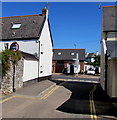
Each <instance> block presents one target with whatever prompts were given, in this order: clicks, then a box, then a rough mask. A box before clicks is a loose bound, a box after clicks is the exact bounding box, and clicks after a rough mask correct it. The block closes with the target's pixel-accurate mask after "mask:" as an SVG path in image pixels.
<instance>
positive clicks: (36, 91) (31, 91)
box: [2, 80, 56, 100]
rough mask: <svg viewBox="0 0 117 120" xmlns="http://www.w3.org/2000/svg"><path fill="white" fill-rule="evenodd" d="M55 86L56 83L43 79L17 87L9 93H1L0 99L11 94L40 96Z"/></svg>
mask: <svg viewBox="0 0 117 120" xmlns="http://www.w3.org/2000/svg"><path fill="white" fill-rule="evenodd" d="M55 86H56V83H54V82H52V81H50V80H43V81H40V82H35V83H33V84H31V85H28V86H25V87H23V88H20V89H18V90H17V91H16V92H14V93H12V94H9V95H3V96H2V99H3V100H4V99H7V98H9V97H11V96H27V97H28V96H35V97H40V96H42V95H43V94H46V93H47V92H48V91H49V90H50V89H52V88H53V87H55Z"/></svg>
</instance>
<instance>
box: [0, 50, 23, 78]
mask: <svg viewBox="0 0 117 120" xmlns="http://www.w3.org/2000/svg"><path fill="white" fill-rule="evenodd" d="M21 57H22V53H21V52H20V51H18V52H17V53H16V52H14V51H12V50H5V51H2V52H1V53H0V59H1V61H2V76H4V75H5V74H6V73H7V71H8V70H9V69H10V62H12V63H13V62H15V63H16V64H17V62H18V61H19V60H20V59H21Z"/></svg>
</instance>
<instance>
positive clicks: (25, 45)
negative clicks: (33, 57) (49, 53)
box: [0, 40, 39, 54]
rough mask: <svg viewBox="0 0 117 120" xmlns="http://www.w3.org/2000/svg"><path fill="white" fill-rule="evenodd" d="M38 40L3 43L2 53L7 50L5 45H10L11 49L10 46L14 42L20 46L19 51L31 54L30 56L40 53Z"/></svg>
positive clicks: (1, 43)
mask: <svg viewBox="0 0 117 120" xmlns="http://www.w3.org/2000/svg"><path fill="white" fill-rule="evenodd" d="M36 41H37V40H29V41H27V40H20V41H19V40H12V41H1V42H0V52H1V51H3V50H5V47H4V43H8V44H9V48H10V45H11V44H12V43H13V42H17V43H18V44H19V50H21V51H23V52H26V53H29V54H35V53H38V50H39V43H37V42H36Z"/></svg>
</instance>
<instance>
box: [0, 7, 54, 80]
mask: <svg viewBox="0 0 117 120" xmlns="http://www.w3.org/2000/svg"><path fill="white" fill-rule="evenodd" d="M1 19H2V40H1V41H0V51H3V50H5V49H10V46H11V44H12V43H14V42H17V43H18V45H19V50H20V51H21V52H22V53H23V56H24V69H23V82H27V81H30V80H33V79H38V80H40V79H41V78H43V79H44V78H50V77H51V75H52V55H53V52H52V47H53V41H52V36H51V31H50V25H49V20H48V10H47V9H46V8H44V9H43V10H42V14H38V15H25V16H11V17H3V18H1Z"/></svg>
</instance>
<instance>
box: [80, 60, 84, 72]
mask: <svg viewBox="0 0 117 120" xmlns="http://www.w3.org/2000/svg"><path fill="white" fill-rule="evenodd" d="M80 70H83V71H84V61H80Z"/></svg>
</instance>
